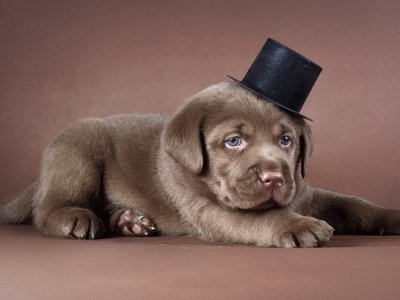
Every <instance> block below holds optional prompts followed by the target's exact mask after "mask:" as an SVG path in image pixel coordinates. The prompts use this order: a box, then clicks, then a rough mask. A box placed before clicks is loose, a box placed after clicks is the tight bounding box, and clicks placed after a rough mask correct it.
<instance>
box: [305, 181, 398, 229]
mask: <svg viewBox="0 0 400 300" xmlns="http://www.w3.org/2000/svg"><path fill="white" fill-rule="evenodd" d="M310 214H311V215H312V216H313V217H315V218H318V219H322V220H325V221H326V222H328V223H329V224H330V225H331V226H333V227H334V228H335V233H339V234H374V235H377V234H379V235H383V234H384V235H390V234H400V211H399V210H393V209H385V208H382V207H379V206H377V205H375V204H373V203H370V202H368V201H366V200H364V199H361V198H357V197H352V196H345V195H340V194H337V193H332V192H328V191H325V190H322V189H315V190H314V191H313V194H312V199H311V203H310Z"/></svg>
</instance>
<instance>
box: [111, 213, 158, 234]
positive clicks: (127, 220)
mask: <svg viewBox="0 0 400 300" xmlns="http://www.w3.org/2000/svg"><path fill="white" fill-rule="evenodd" d="M118 227H119V229H120V230H121V232H122V234H123V235H124V236H151V235H154V234H156V232H157V229H156V226H155V225H154V224H153V222H152V221H151V220H150V219H149V218H148V217H146V216H144V215H143V214H142V213H140V212H139V211H137V210H133V209H127V210H126V211H125V212H124V213H123V214H122V215H121V216H120V218H119V222H118Z"/></svg>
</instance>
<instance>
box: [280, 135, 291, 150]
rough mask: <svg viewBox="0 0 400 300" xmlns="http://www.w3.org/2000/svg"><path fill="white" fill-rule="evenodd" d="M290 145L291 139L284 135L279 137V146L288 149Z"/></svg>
mask: <svg viewBox="0 0 400 300" xmlns="http://www.w3.org/2000/svg"><path fill="white" fill-rule="evenodd" d="M291 143H292V138H291V137H290V136H288V135H286V134H284V135H282V136H281V139H280V141H279V144H281V145H282V146H283V147H289V146H290V144H291Z"/></svg>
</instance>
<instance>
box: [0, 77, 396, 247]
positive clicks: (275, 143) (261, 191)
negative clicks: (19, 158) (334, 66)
mask: <svg viewBox="0 0 400 300" xmlns="http://www.w3.org/2000/svg"><path fill="white" fill-rule="evenodd" d="M311 152H312V139H311V131H310V127H309V125H308V124H307V123H306V121H305V120H304V119H302V118H301V117H298V116H295V115H291V114H289V113H287V112H285V111H283V110H281V109H280V108H278V107H277V106H275V105H274V104H272V103H269V102H268V101H265V100H261V99H259V98H258V97H257V96H256V95H255V94H253V93H250V92H249V91H247V90H246V89H244V88H243V87H241V86H240V85H239V84H237V83H235V82H224V83H220V84H217V85H214V86H211V87H209V88H207V89H205V90H204V91H202V92H200V93H199V94H197V95H195V96H194V97H193V98H192V99H190V100H189V101H188V102H187V103H186V104H185V105H184V106H183V107H182V108H181V109H180V110H179V111H178V112H177V113H175V114H174V115H172V116H160V115H120V116H113V117H109V118H104V119H85V120H82V121H80V122H78V123H76V124H74V125H72V126H71V127H69V128H68V129H67V130H65V131H64V132H63V133H61V134H60V135H59V136H58V137H57V138H56V139H55V140H54V141H53V142H52V144H51V145H50V146H49V147H48V149H47V150H46V151H45V153H44V155H43V160H42V165H41V170H40V175H39V177H38V179H37V180H36V181H35V182H34V183H33V184H32V185H31V186H30V187H28V189H27V190H26V191H25V192H24V193H23V194H22V195H21V196H20V197H18V198H17V199H15V200H14V201H12V202H11V203H9V204H7V205H5V206H2V207H1V208H0V223H9V224H16V223H23V222H28V221H30V220H31V219H32V221H33V223H34V224H35V225H36V226H37V228H38V229H39V231H40V232H42V233H43V234H45V235H49V236H56V237H69V238H80V239H89V238H90V239H95V238H100V237H102V236H103V235H104V234H105V233H107V232H108V233H113V234H119V235H126V236H147V235H152V234H155V233H159V234H163V235H192V236H198V237H200V238H203V239H206V240H211V241H222V242H232V243H243V244H255V245H258V246H273V247H316V246H321V245H324V244H325V243H327V242H328V241H329V239H330V237H331V236H332V234H333V231H334V230H335V232H336V233H342V234H350V233H351V234H399V233H400V212H399V211H396V210H390V209H385V208H381V207H378V206H376V205H374V204H372V203H369V202H367V201H365V200H363V199H360V198H356V197H350V196H344V195H339V194H336V193H332V192H328V191H324V190H321V189H315V188H312V187H310V186H309V185H307V184H306V182H305V181H304V176H305V173H306V166H307V161H308V159H309V157H310V154H311Z"/></svg>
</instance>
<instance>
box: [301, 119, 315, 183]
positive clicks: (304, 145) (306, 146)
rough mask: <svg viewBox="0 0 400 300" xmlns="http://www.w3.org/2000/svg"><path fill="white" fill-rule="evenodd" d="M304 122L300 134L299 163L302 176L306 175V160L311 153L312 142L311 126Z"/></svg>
mask: <svg viewBox="0 0 400 300" xmlns="http://www.w3.org/2000/svg"><path fill="white" fill-rule="evenodd" d="M303 122H304V126H303V133H302V135H301V136H300V157H299V160H300V164H301V176H302V177H303V178H304V177H305V176H306V168H307V163H308V160H309V158H310V156H311V154H312V151H313V147H314V145H313V142H312V136H311V127H310V125H308V124H307V123H306V121H303Z"/></svg>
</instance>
